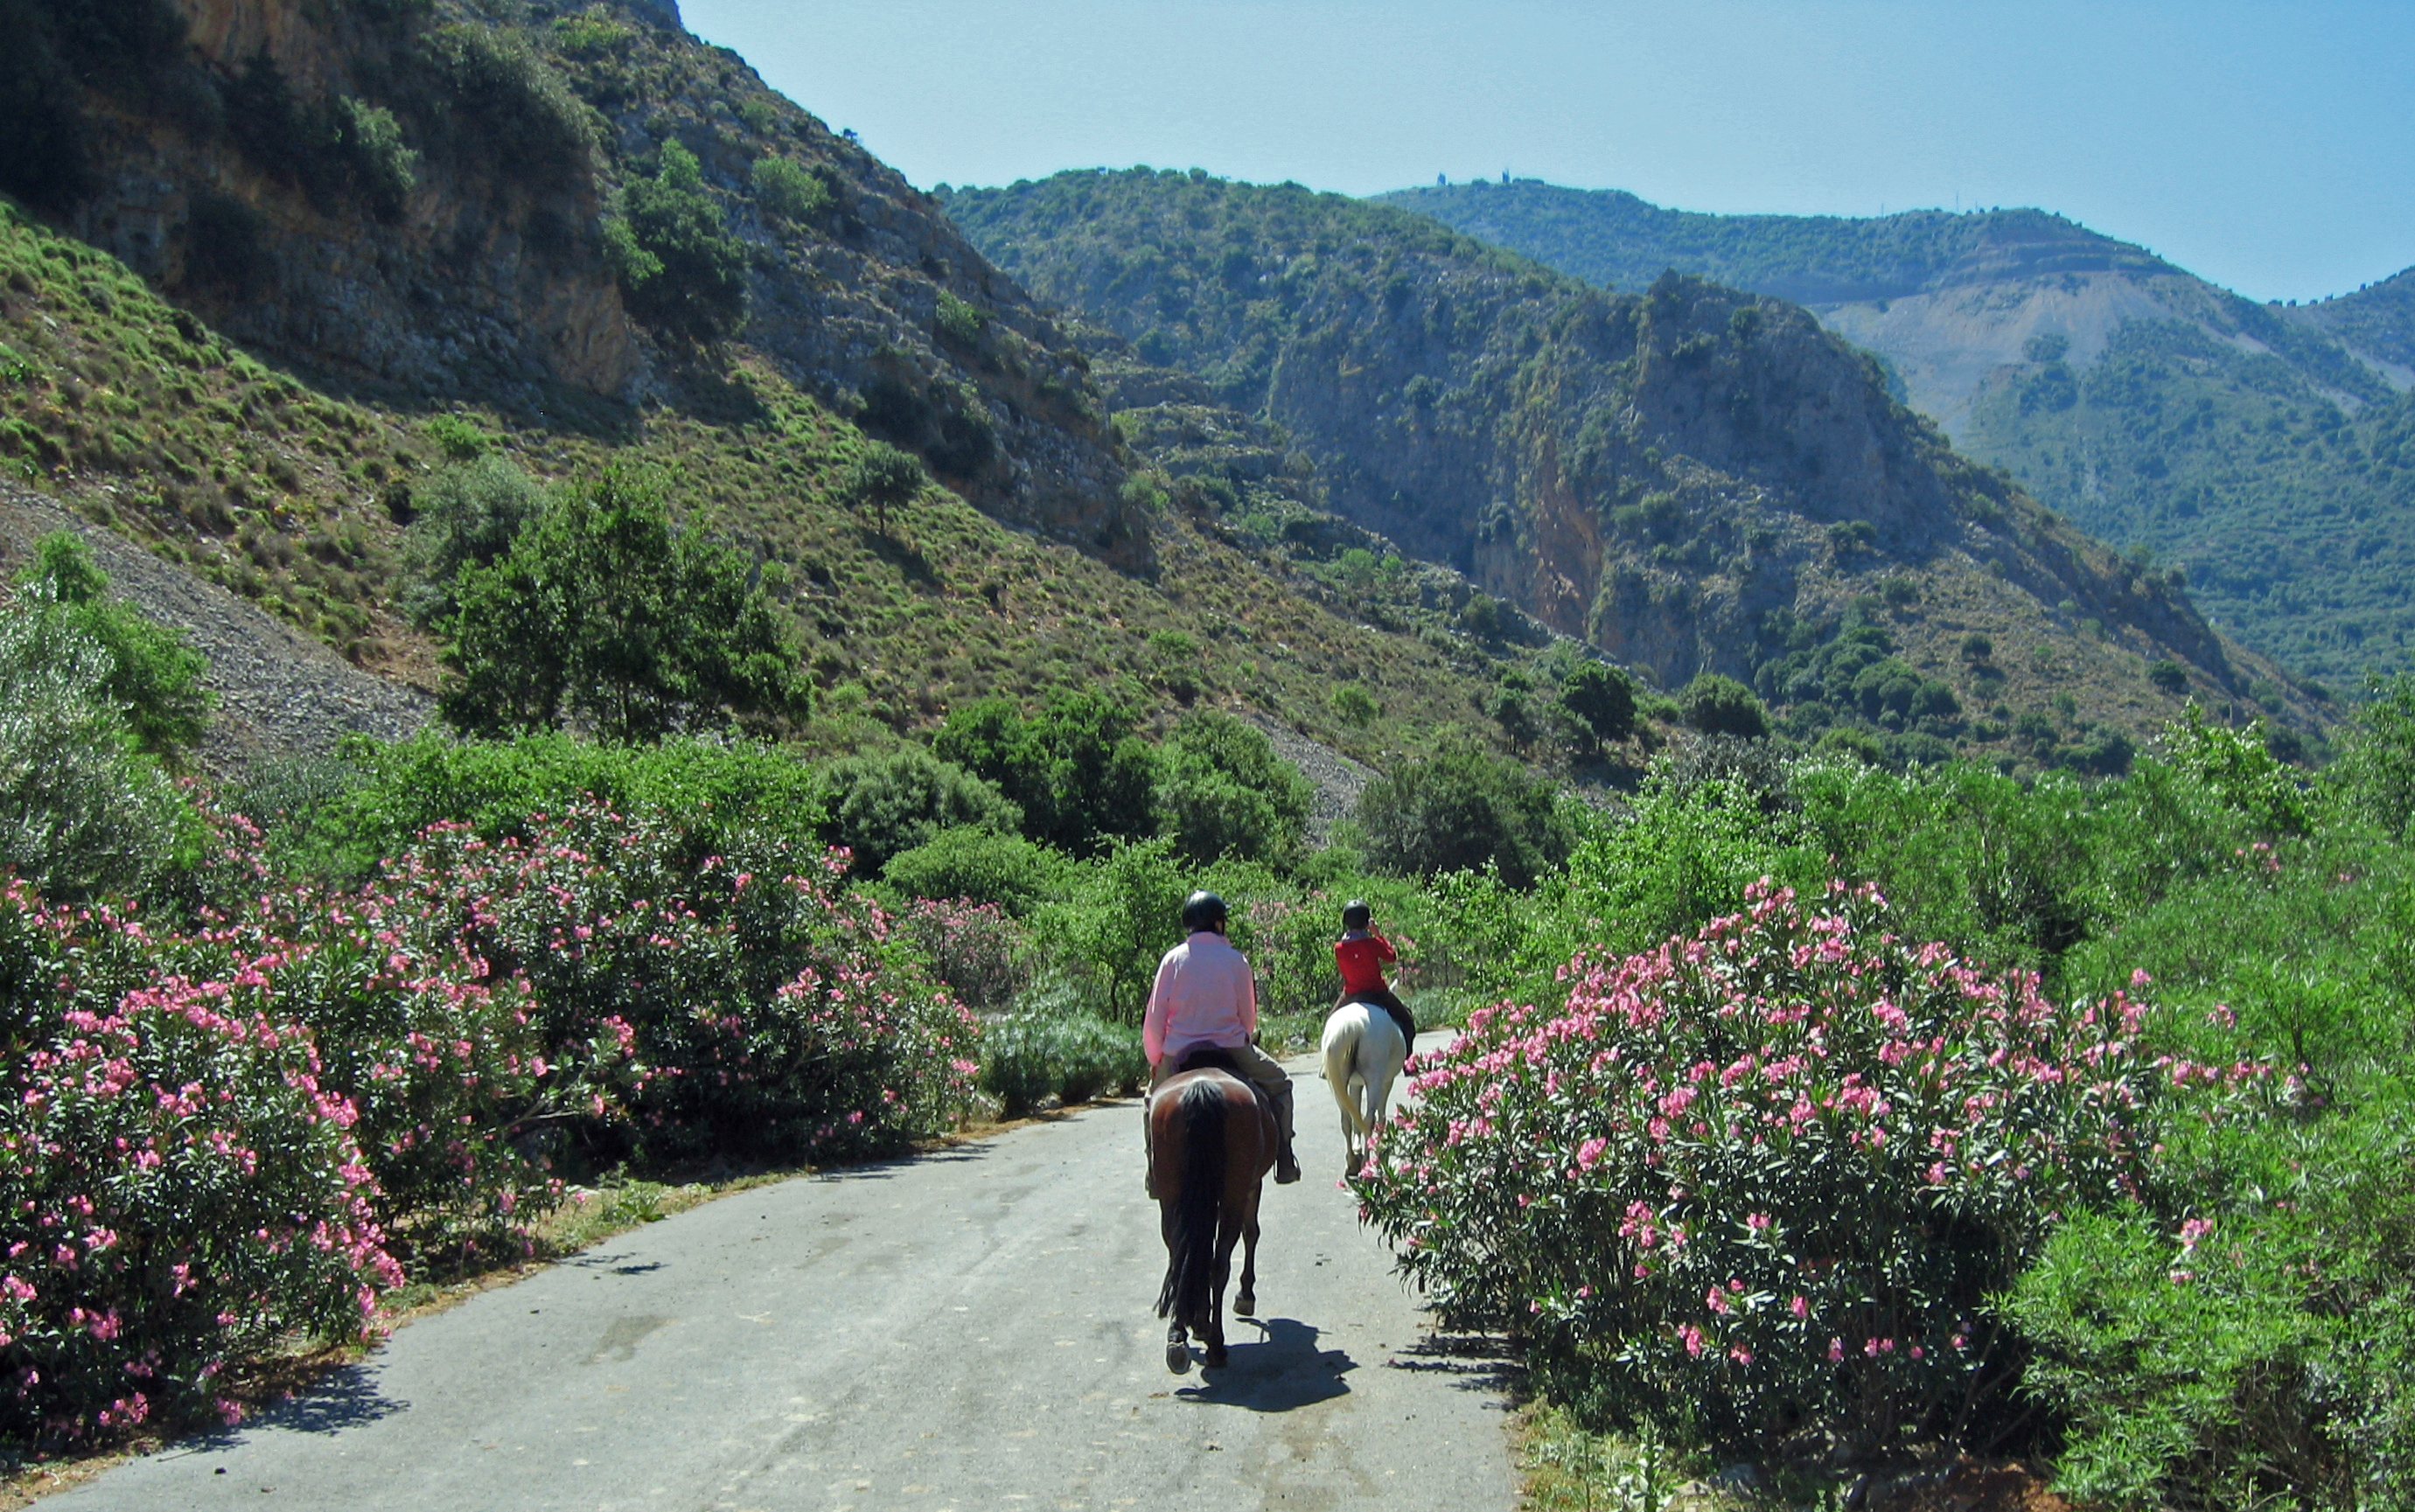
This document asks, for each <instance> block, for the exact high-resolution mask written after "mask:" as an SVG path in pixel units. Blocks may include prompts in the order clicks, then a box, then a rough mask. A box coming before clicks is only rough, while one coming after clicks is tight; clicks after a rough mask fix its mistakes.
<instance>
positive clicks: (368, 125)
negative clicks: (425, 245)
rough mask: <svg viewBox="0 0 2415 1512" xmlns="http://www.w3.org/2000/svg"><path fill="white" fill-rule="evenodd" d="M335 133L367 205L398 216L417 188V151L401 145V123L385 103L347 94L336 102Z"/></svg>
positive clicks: (388, 214)
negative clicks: (379, 103)
mask: <svg viewBox="0 0 2415 1512" xmlns="http://www.w3.org/2000/svg"><path fill="white" fill-rule="evenodd" d="M335 136H336V145H337V147H338V150H339V151H340V152H341V153H342V154H343V155H344V157H345V158H346V160H347V166H349V167H350V169H351V171H352V177H353V183H354V185H355V186H356V187H358V188H359V190H360V192H361V195H362V197H363V198H364V199H366V200H367V201H368V203H369V206H370V208H371V209H373V210H375V211H376V212H377V213H378V214H379V215H381V216H383V217H385V218H387V219H389V220H391V219H395V218H397V217H399V216H400V215H401V214H402V211H403V207H404V205H405V204H406V203H408V202H409V201H410V199H411V191H412V190H413V189H415V188H417V187H419V154H418V153H416V152H413V150H412V149H411V148H410V147H408V146H405V145H404V144H403V140H402V123H401V122H399V121H397V120H396V119H395V118H394V112H392V111H390V110H387V109H386V108H385V107H384V106H383V105H372V104H370V103H368V101H367V100H363V99H356V98H354V97H352V96H350V95H346V96H342V97H339V98H338V100H337V101H336V132H335Z"/></svg>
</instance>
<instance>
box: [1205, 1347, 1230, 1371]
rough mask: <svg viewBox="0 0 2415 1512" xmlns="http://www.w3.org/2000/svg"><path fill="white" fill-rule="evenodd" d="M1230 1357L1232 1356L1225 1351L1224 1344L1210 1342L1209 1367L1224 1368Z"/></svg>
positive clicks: (1208, 1352)
mask: <svg viewBox="0 0 2415 1512" xmlns="http://www.w3.org/2000/svg"><path fill="white" fill-rule="evenodd" d="M1230 1357H1231V1356H1229V1355H1226V1354H1225V1353H1224V1346H1223V1345H1222V1344H1210V1345H1208V1346H1207V1361H1206V1364H1207V1369H1209V1370H1222V1369H1223V1368H1224V1362H1225V1360H1226V1359H1228V1358H1230Z"/></svg>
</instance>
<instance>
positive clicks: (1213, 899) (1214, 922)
mask: <svg viewBox="0 0 2415 1512" xmlns="http://www.w3.org/2000/svg"><path fill="white" fill-rule="evenodd" d="M1229 912H1230V910H1228V909H1227V908H1226V907H1225V906H1224V900H1223V899H1222V898H1220V897H1218V896H1216V894H1214V893H1213V892H1194V893H1192V894H1191V896H1190V897H1189V898H1187V899H1185V900H1184V901H1183V905H1182V927H1183V928H1184V929H1186V930H1188V931H1189V932H1191V933H1192V934H1193V935H1196V934H1198V933H1199V932H1200V931H1201V930H1203V929H1213V930H1219V931H1221V930H1222V928H1223V925H1224V920H1225V918H1226V917H1227V915H1228V914H1229Z"/></svg>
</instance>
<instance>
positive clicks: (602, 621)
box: [438, 468, 811, 741]
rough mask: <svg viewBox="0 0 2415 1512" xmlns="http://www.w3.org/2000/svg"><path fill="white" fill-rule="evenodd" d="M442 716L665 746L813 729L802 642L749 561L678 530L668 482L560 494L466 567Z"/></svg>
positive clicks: (628, 481)
mask: <svg viewBox="0 0 2415 1512" xmlns="http://www.w3.org/2000/svg"><path fill="white" fill-rule="evenodd" d="M455 593H456V598H457V600H458V603H459V605H460V607H459V609H458V611H457V612H456V613H455V614H454V616H453V618H452V619H451V621H448V623H449V625H450V628H451V630H452V633H453V637H454V638H453V646H452V648H451V650H450V651H447V653H446V655H445V658H444V665H445V668H446V671H447V674H448V675H447V678H446V680H445V685H444V688H443V693H442V696H440V698H439V702H438V707H439V709H440V710H441V711H442V712H443V716H444V718H445V719H446V720H447V721H448V722H449V723H451V724H452V725H453V726H455V727H456V728H458V729H460V730H463V731H465V732H467V733H471V734H476V735H505V734H512V733H517V732H520V731H527V730H537V729H553V728H561V727H563V726H582V727H590V728H592V729H593V731H594V732H595V733H596V734H597V735H598V736H599V737H601V738H603V739H606V740H610V741H652V740H659V739H661V738H662V737H664V736H666V735H669V734H672V733H675V732H678V731H682V730H694V729H701V728H709V727H712V726H722V725H727V724H730V723H736V724H738V725H741V726H748V727H754V728H761V727H765V726H776V725H778V724H779V723H781V722H783V721H793V720H798V719H802V718H803V717H804V715H805V713H806V711H807V710H808V709H809V707H810V696H811V690H810V688H809V686H808V684H807V683H806V682H805V681H804V680H803V678H802V675H801V674H800V673H799V671H798V652H797V650H796V647H795V645H794V644H793V641H792V638H791V636H790V635H789V634H788V633H787V630H786V629H785V627H783V626H782V624H781V623H780V621H779V620H778V618H777V617H776V616H775V614H774V613H773V610H772V606H771V605H770V603H769V602H768V601H767V600H766V599H765V597H764V594H763V592H762V590H761V587H760V585H759V583H758V582H757V575H756V572H755V570H754V568H753V567H752V565H751V564H750V563H749V562H748V561H746V559H744V558H743V557H742V556H740V555H739V554H738V553H737V552H735V551H732V550H730V549H729V548H728V547H727V546H720V545H718V544H716V543H714V542H712V541H710V540H707V539H706V538H705V537H704V536H703V535H702V534H700V533H699V532H697V531H695V530H693V529H682V528H681V527H679V526H677V525H675V524H674V523H673V522H672V520H671V517H670V514H669V512H668V510H667V508H666V507H665V505H664V502H663V490H662V487H661V486H660V484H659V483H657V482H655V481H653V480H652V479H650V478H648V477H645V476H643V475H641V474H638V473H636V472H630V471H628V470H625V469H621V468H607V469H606V470H605V472H604V473H603V474H602V476H601V477H599V478H597V479H596V480H595V481H593V482H592V483H588V484H583V485H574V486H571V487H566V488H563V489H562V490H560V492H559V493H558V495H557V496H556V497H555V498H554V499H553V501H552V502H549V503H548V504H547V506H546V508H545V510H544V512H543V513H542V514H541V515H539V516H538V517H537V518H536V520H535V521H534V522H533V523H532V524H531V525H530V526H529V527H528V528H527V529H525V530H523V531H521V532H520V533H519V535H518V537H517V539H515V540H514V541H513V543H512V548H511V550H510V551H508V552H507V553H505V554H504V555H503V557H501V558H499V559H497V560H496V561H495V562H494V563H493V564H492V565H491V566H484V567H481V566H476V565H471V566H467V567H465V568H464V569H463V570H462V572H461V575H460V577H459V578H458V582H457V586H456V590H455Z"/></svg>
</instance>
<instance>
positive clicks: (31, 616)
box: [0, 581, 197, 902]
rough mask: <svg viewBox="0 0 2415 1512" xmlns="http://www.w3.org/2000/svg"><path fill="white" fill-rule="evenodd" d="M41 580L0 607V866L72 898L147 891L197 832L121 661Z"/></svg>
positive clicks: (53, 893)
mask: <svg viewBox="0 0 2415 1512" xmlns="http://www.w3.org/2000/svg"><path fill="white" fill-rule="evenodd" d="M52 594H53V589H52V585H50V584H49V583H48V582H45V581H37V582H35V583H33V584H31V585H29V586H26V587H23V588H21V589H20V590H19V591H18V593H17V595H16V597H15V598H14V600H12V601H10V602H8V603H7V604H0V868H5V869H6V870H8V871H11V872H14V873H15V874H16V875H17V876H21V877H23V878H25V879H27V880H28V881H30V882H32V883H33V884H34V885H35V886H37V888H39V889H40V890H41V891H43V892H45V893H46V894H48V895H50V896H52V897H54V898H56V899H59V900H60V901H63V902H65V901H70V900H77V899H84V898H90V897H93V896H96V895H98V894H101V893H107V892H139V891H143V890H145V889H147V888H148V887H149V886H150V885H151V884H152V883H153V882H154V881H155V880H157V879H158V878H159V877H161V876H163V875H164V874H165V873H166V872H167V871H168V870H169V868H170V867H171V866H172V865H173V864H174V862H175V861H176V860H177V859H178V856H179V854H180V853H181V852H182V851H183V850H184V849H185V848H186V847H187V846H188V845H189V844H190V843H191V842H192V841H193V840H194V839H195V838H197V832H196V829H195V821H194V818H193V815H192V811H191V810H190V809H189V808H188V806H187V805H186V804H185V802H184V801H182V800H181V799H180V798H179V797H178V796H177V794H176V792H175V790H174V789H173V787H171V786H169V784H168V782H167V780H166V779H165V778H164V777H163V776H162V775H161V774H160V771H159V770H158V763H157V762H156V761H154V760H153V759H151V758H150V757H148V756H143V755H141V754H140V753H139V751H138V750H137V749H136V747H137V746H138V745H139V743H140V738H139V737H138V736H137V735H136V733H135V729H134V726H133V725H132V724H131V723H130V722H129V719H128V710H127V706H126V705H125V704H123V703H121V702H120V701H119V700H118V699H117V698H116V697H114V696H113V695H112V683H113V681H114V680H116V679H117V678H118V676H119V674H118V670H117V663H116V661H115V659H114V658H113V657H112V656H111V655H110V653H109V651H107V649H105V648H104V647H103V646H102V645H101V644H100V642H99V641H98V640H97V639H95V638H94V637H93V636H91V635H89V634H87V633H86V632H85V630H84V629H83V628H82V627H81V626H80V625H78V624H77V623H75V622H74V621H73V619H72V618H71V617H70V616H69V614H68V613H67V612H66V611H67V607H68V606H63V605H61V604H60V603H59V602H58V601H57V600H56V598H55V597H53V596H52Z"/></svg>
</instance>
